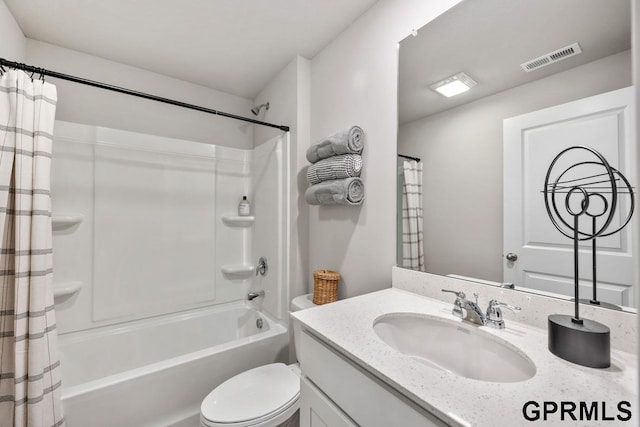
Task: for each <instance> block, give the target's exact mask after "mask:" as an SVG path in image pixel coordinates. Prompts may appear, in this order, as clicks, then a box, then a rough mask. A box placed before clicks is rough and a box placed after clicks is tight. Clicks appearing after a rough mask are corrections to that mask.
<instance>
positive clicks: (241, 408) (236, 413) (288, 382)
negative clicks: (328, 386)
mask: <svg viewBox="0 0 640 427" xmlns="http://www.w3.org/2000/svg"><path fill="white" fill-rule="evenodd" d="M299 395H300V377H298V376H297V375H296V374H295V373H294V372H293V371H292V370H291V369H289V368H288V367H287V366H286V365H285V364H283V363H272V364H270V365H265V366H259V367H257V368H254V369H250V370H248V371H245V372H243V373H241V374H238V375H236V376H235V377H232V378H230V379H228V380H227V381H225V382H223V383H222V384H220V385H219V386H218V387H216V388H215V389H214V390H213V391H212V392H211V393H209V395H208V396H207V397H205V399H204V401H203V402H202V405H201V407H200V413H201V415H202V416H203V417H204V418H205V419H207V420H209V421H212V422H215V423H221V424H222V423H225V424H231V423H241V422H246V421H251V420H256V419H258V418H262V417H264V416H266V415H269V414H272V413H274V412H279V410H281V409H284V408H286V407H288V406H290V405H291V403H292V401H295V400H297V399H298V397H299Z"/></svg>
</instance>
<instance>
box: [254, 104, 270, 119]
mask: <svg viewBox="0 0 640 427" xmlns="http://www.w3.org/2000/svg"><path fill="white" fill-rule="evenodd" d="M262 107H265V110H268V109H269V103H268V102H266V103H264V104H260V105H258V106H257V107H253V108H252V109H251V112H252V113H253V115H254V116H257V115H258V114H260V110H261V109H262Z"/></svg>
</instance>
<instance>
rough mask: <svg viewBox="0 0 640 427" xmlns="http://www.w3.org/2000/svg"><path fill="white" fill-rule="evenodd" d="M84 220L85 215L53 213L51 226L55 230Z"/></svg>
mask: <svg viewBox="0 0 640 427" xmlns="http://www.w3.org/2000/svg"><path fill="white" fill-rule="evenodd" d="M82 221H84V215H82V214H77V215H53V216H52V217H51V226H52V228H53V229H54V230H63V229H65V228H70V227H73V226H74V225H77V224H80V223H81V222H82Z"/></svg>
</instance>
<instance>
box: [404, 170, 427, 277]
mask: <svg viewBox="0 0 640 427" xmlns="http://www.w3.org/2000/svg"><path fill="white" fill-rule="evenodd" d="M403 169H404V183H403V186H402V266H403V267H405V268H411V269H413V270H419V271H424V246H423V238H422V162H417V161H415V160H411V161H405V162H404V164H403Z"/></svg>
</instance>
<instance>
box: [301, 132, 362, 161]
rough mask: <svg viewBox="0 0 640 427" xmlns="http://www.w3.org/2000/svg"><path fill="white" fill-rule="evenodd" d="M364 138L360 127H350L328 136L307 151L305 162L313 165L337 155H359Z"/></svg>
mask: <svg viewBox="0 0 640 427" xmlns="http://www.w3.org/2000/svg"><path fill="white" fill-rule="evenodd" d="M365 140H366V137H365V134H364V131H363V130H362V128H361V127H360V126H351V127H350V128H348V129H345V130H343V131H340V132H336V133H334V134H333V135H329V136H327V137H326V138H324V139H323V140H322V141H320V142H318V143H317V144H314V145H312V146H311V147H309V148H308V149H307V160H308V161H309V163H315V162H317V161H318V160H322V159H326V158H327V157H331V156H335V155H339V154H360V153H362V149H363V148H364V143H365Z"/></svg>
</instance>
